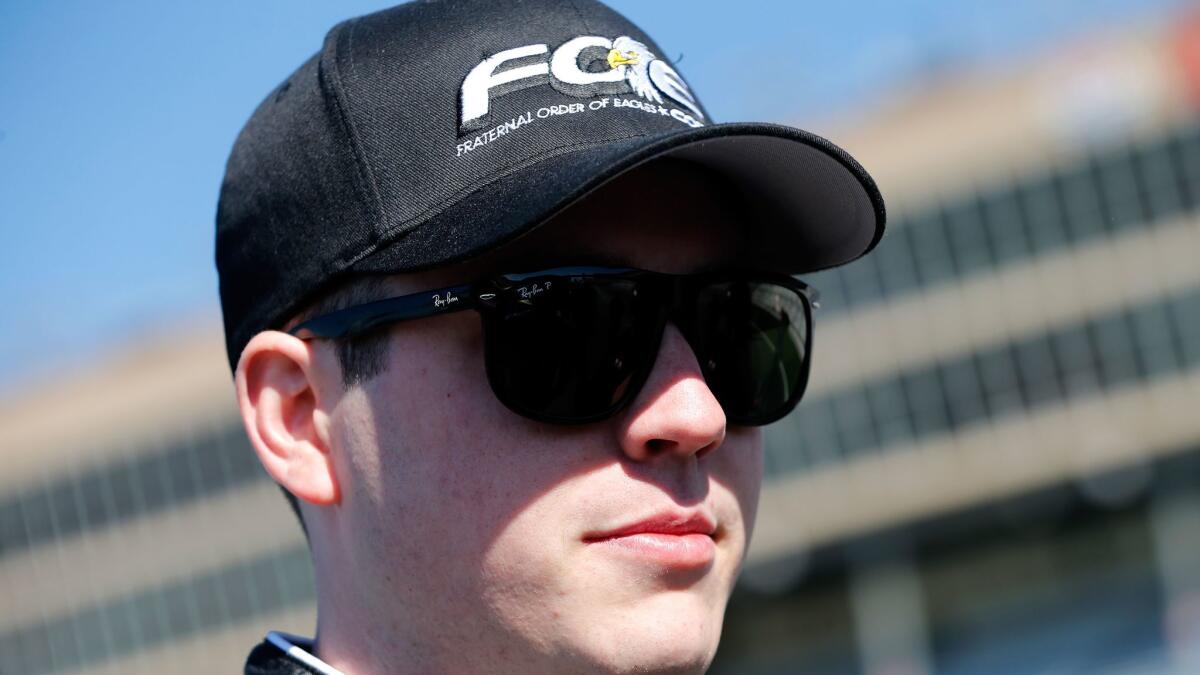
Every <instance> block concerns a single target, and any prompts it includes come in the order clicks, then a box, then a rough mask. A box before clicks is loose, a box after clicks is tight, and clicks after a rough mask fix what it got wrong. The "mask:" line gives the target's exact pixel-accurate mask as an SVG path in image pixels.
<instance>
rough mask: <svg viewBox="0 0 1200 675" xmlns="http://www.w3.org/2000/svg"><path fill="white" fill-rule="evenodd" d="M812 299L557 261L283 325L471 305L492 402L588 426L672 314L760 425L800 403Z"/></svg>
mask: <svg viewBox="0 0 1200 675" xmlns="http://www.w3.org/2000/svg"><path fill="white" fill-rule="evenodd" d="M815 306H817V293H816V291H815V290H814V289H812V288H810V287H809V286H808V285H806V284H804V283H803V282H800V281H797V280H796V279H793V278H792V277H789V276H786V275H782V274H771V273H764V272H738V271H726V272H706V273H700V274H685V275H676V274H661V273H658V272H648V271H645V270H637V269H629V268H613V267H564V268H558V269H550V270H544V271H541V272H530V273H526V274H505V275H501V276H498V277H495V278H492V279H488V280H485V281H481V282H477V283H474V284H467V285H462V286H452V287H448V288H439V289H436V290H430V291H426V292H424V293H416V294H413V295H405V296H401V297H396V298H389V299H386V300H379V301H376V302H371V303H367V304H363V305H358V306H355V307H350V308H347V309H343V310H339V311H336V312H332V313H330V314H326V315H324V316H320V317H317V318H315V319H311V320H309V321H305V322H304V323H301V324H300V325H298V326H296V327H295V328H293V329H292V330H291V331H290V333H291V334H292V335H294V336H296V337H299V338H301V339H306V340H307V339H314V338H330V339H339V338H351V337H355V336H358V335H362V334H364V333H367V332H369V331H373V330H376V329H378V328H381V327H383V326H386V325H389V324H393V323H396V322H400V321H410V320H413V319H420V318H424V317H430V316H438V315H441V314H448V313H451V312H458V311H462V310H467V309H471V310H475V311H477V312H479V314H480V316H481V317H482V319H483V336H484V340H483V343H484V362H485V367H486V370H487V376H488V381H489V383H490V385H491V387H492V391H493V392H494V393H495V395H496V398H497V399H499V400H500V402H501V403H503V404H504V405H505V406H507V407H508V408H509V409H511V410H512V411H514V412H516V413H517V414H519V415H522V416H524V417H528V418H530V419H534V420H538V421H542V422H550V423H555V424H584V423H588V422H595V421H599V420H603V419H606V418H608V417H611V416H612V415H614V414H616V413H617V412H618V411H620V410H621V409H623V408H624V407H625V406H627V405H629V403H630V402H631V401H632V400H633V399H634V397H636V396H637V394H638V392H639V391H640V390H641V388H642V385H644V384H645V382H646V378H647V377H648V376H649V375H650V371H651V370H652V369H653V367H654V361H655V358H656V357H657V355H658V350H659V346H660V344H661V343H662V337H663V330H664V329H665V328H666V325H667V323H668V322H671V323H673V324H674V325H675V326H677V327H678V329H679V331H680V332H681V333H682V334H683V337H684V339H685V340H686V341H687V342H688V344H689V345H690V346H691V348H692V351H693V352H694V353H695V355H696V359H697V362H698V363H699V366H700V370H701V372H702V374H703V375H704V379H705V382H706V383H707V385H708V387H709V389H710V390H711V391H712V393H713V395H714V396H715V397H716V399H717V401H718V402H719V403H720V404H721V407H722V408H723V409H724V412H725V416H726V419H727V420H728V422H729V423H730V424H735V425H754V426H757V425H763V424H769V423H770V422H774V421H775V420H777V419H779V418H781V417H783V416H784V415H786V414H787V413H789V412H791V410H792V409H793V408H795V407H796V404H797V403H799V402H800V397H801V396H802V395H803V393H804V387H805V385H806V384H807V382H808V371H809V362H810V354H811V353H812V311H813V308H814V307H815Z"/></svg>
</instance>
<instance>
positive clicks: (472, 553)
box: [218, 0, 883, 673]
mask: <svg viewBox="0 0 1200 675" xmlns="http://www.w3.org/2000/svg"><path fill="white" fill-rule="evenodd" d="M468 4H473V6H472V7H470V8H464V7H463V6H462V3H432V2H431V3H414V4H412V5H407V6H404V7H400V8H396V9H394V10H389V11H387V12H382V13H380V14H377V15H372V16H369V17H364V18H362V19H359V20H356V21H353V22H349V23H347V24H343V25H342V26H339V27H337V28H335V29H334V30H333V31H331V33H330V36H329V37H328V38H327V40H326V45H325V48H324V49H323V50H322V52H321V53H320V54H319V55H317V56H316V57H314V59H312V60H310V61H309V62H308V63H306V64H305V65H304V66H302V67H301V68H300V70H298V71H297V72H296V74H294V75H293V76H292V78H290V79H289V81H288V82H287V83H285V84H284V85H282V86H281V87H280V88H279V89H277V90H276V91H275V92H273V93H272V95H271V96H269V97H268V98H267V100H266V101H264V102H263V104H262V105H261V106H260V107H259V109H258V111H256V113H255V115H254V117H253V118H252V119H251V121H250V123H248V125H247V127H246V129H245V130H243V133H242V136H241V137H240V138H239V140H238V143H237V145H236V146H235V148H234V153H233V156H231V159H230V163H229V168H228V171H227V175H226V181H225V184H224V186H223V189H222V198H221V205H220V207H219V210H218V266H219V268H220V270H221V291H222V301H223V308H224V311H225V317H226V335H227V339H228V344H229V354H230V359H231V363H233V364H236V365H235V379H236V384H237V392H238V401H239V405H240V408H241V413H242V417H243V421H244V423H245V426H246V430H247V434H248V436H249V438H250V440H251V442H252V445H253V447H254V449H255V451H256V452H257V453H258V456H259V458H260V460H261V461H262V464H263V466H264V467H265V468H266V470H267V472H268V473H269V474H270V475H271V476H272V478H274V479H275V480H276V481H277V482H278V483H279V484H280V485H281V486H282V487H283V488H284V489H285V490H287V491H288V492H289V493H290V494H291V495H293V496H294V497H295V499H296V501H297V503H298V505H299V510H300V512H301V514H302V517H303V521H304V524H305V526H306V528H307V533H308V535H309V542H310V547H311V550H312V555H313V560H314V565H315V569H316V573H317V590H318V643H319V650H320V654H321V656H322V658H325V659H326V660H328V661H330V662H331V663H332V664H333V665H335V666H338V667H341V668H343V669H345V670H346V671H347V672H350V673H357V672H363V673H370V672H397V671H405V670H408V671H412V672H480V671H485V672H522V673H536V672H546V673H563V672H699V671H702V670H703V669H704V668H706V667H707V665H708V664H709V663H710V662H711V659H712V657H713V654H714V653H715V650H716V646H717V641H718V637H719V635H720V630H721V623H722V617H723V612H724V608H725V603H726V601H727V599H728V597H729V594H730V591H731V589H732V587H733V583H734V581H735V579H736V576H737V573H738V570H739V569H740V568H741V566H742V563H743V561H744V558H745V553H746V548H747V545H748V542H749V539H750V534H751V531H752V529H753V524H754V515H755V507H756V504H757V498H758V491H759V486H760V482H761V472H762V440H761V430H760V428H758V427H752V426H740V425H737V424H733V423H731V422H730V419H729V415H728V414H727V413H728V412H729V411H728V410H727V409H726V407H723V406H722V404H721V403H720V402H719V401H718V400H717V397H716V395H715V394H714V392H713V388H712V387H711V386H710V381H709V380H706V377H705V375H704V372H702V370H703V368H702V367H701V364H700V363H699V362H698V359H697V355H696V351H695V350H694V349H693V345H692V344H691V343H690V342H689V339H688V338H685V336H684V332H683V331H681V330H680V328H679V327H678V326H676V325H675V324H674V323H671V322H667V323H666V324H665V328H664V329H663V333H662V337H661V341H660V342H659V343H658V344H657V347H655V348H654V353H653V359H652V361H647V363H652V366H650V367H649V369H648V370H647V371H645V379H644V383H643V384H642V385H641V386H640V387H631V388H629V391H630V392H631V394H630V396H629V397H627V399H626V402H625V404H624V405H623V406H622V407H620V408H619V409H617V410H616V411H615V412H613V413H612V414H610V415H608V416H606V417H604V418H603V419H599V420H593V421H588V422H586V423H578V424H550V423H547V422H544V421H537V420H535V419H531V418H530V417H529V416H527V415H521V414H518V413H516V412H514V411H513V409H511V408H510V407H508V406H506V405H505V404H504V403H502V402H501V401H500V400H499V399H498V398H497V396H496V393H495V391H494V390H493V388H492V387H491V386H490V384H489V379H488V372H487V370H486V369H485V356H484V355H485V340H484V331H483V329H482V325H481V319H480V315H479V314H477V313H476V312H473V311H463V312H455V313H448V314H440V315H433V316H425V317H424V318H420V319H416V320H411V321H404V322H401V323H397V324H393V325H390V326H388V327H386V328H383V329H380V330H377V331H375V332H373V333H370V334H368V336H367V337H364V338H362V339H360V340H358V341H356V342H355V343H351V344H347V343H345V342H339V341H338V340H329V339H301V337H302V336H299V335H293V334H291V333H289V332H288V331H287V330H286V329H287V328H289V326H291V325H294V324H296V323H297V322H299V321H300V320H302V319H306V318H308V317H309V316H311V315H312V314H314V313H319V311H323V310H326V309H330V308H331V307H330V302H333V303H335V304H347V303H348V302H349V301H363V300H367V299H373V298H374V297H390V296H401V295H407V294H415V293H423V292H425V291H429V290H431V289H438V288H442V287H446V286H452V285H458V284H464V283H469V282H472V281H475V280H478V279H485V278H492V277H494V276H495V275H496V274H500V273H511V272H526V271H532V270H539V269H547V268H554V267H560V266H565V265H581V264H592V265H595V264H602V265H609V266H624V267H634V268H639V269H644V270H650V271H653V272H663V273H670V274H689V273H693V272H698V271H701V270H709V269H722V268H729V267H740V268H746V267H752V268H763V269H770V270H773V271H778V272H789V273H794V272H800V271H804V270H811V269H820V268H823V267H828V266H831V265H835V264H840V263H841V262H845V261H847V260H850V259H853V258H854V257H857V256H859V255H861V254H863V253H865V252H866V250H868V249H869V248H870V247H871V246H872V245H873V244H874V242H875V241H877V240H878V237H879V236H880V234H881V232H882V223H883V214H882V202H881V200H880V199H879V197H878V193H877V192H876V191H875V188H874V185H873V184H872V183H871V182H870V179H869V177H867V176H866V174H865V172H863V171H862V169H861V167H858V166H857V164H854V162H853V160H851V159H849V157H848V156H846V155H845V153H844V152H842V151H840V150H838V149H836V148H834V147H833V146H832V145H831V144H829V143H828V142H827V141H824V140H823V139H819V138H817V137H814V136H812V135H810V134H806V133H804V132H801V131H799V130H795V129H789V128H785V127H776V126H767V125H712V124H710V122H709V121H708V119H707V113H706V112H705V111H704V109H703V107H702V106H701V105H700V103H699V102H698V101H697V100H696V98H695V97H694V95H693V94H692V93H691V91H690V90H689V89H688V87H687V85H686V83H685V82H684V81H683V79H682V78H681V76H679V74H678V73H677V72H676V71H675V70H674V69H673V67H672V66H671V65H670V64H668V63H666V62H664V61H661V60H658V59H657V57H655V55H654V54H655V53H662V51H661V50H660V49H659V48H658V47H657V46H656V45H654V43H653V42H652V41H650V39H649V37H647V36H645V35H644V34H643V33H641V31H640V30H638V29H637V28H636V27H634V26H632V25H631V24H629V23H628V22H627V21H626V20H625V19H623V18H622V17H620V16H618V15H616V14H615V13H613V12H611V11H610V10H608V9H607V8H605V7H603V6H601V5H598V4H596V3H594V2H586V1H584V0H576V1H575V2H573V3H570V5H566V4H565V3H558V2H553V1H551V0H534V1H532V2H526V3H520V4H513V5H508V4H504V3H492V2H483V1H482V0H480V1H479V2H474V3H468ZM564 7H566V9H564ZM480 25H487V26H489V30H488V31H485V32H486V33H487V35H483V36H481V32H480V31H479V30H478V28H479V26H480ZM431 31H436V32H437V34H438V35H440V36H442V38H443V39H442V41H441V42H440V43H439V44H438V45H437V46H436V48H434V47H430V45H428V44H427V41H426V40H424V37H423V36H427V35H428V34H431ZM416 48H420V49H421V50H422V51H421V53H422V58H421V59H406V58H400V57H397V56H394V55H404V54H407V53H409V52H410V51H411V50H412V49H416ZM481 55H482V56H481ZM481 59H482V60H481ZM406 69H407V70H406ZM440 85H445V86H444V87H440ZM443 89H445V90H446V91H443ZM447 91H449V92H450V93H451V95H450V97H449V100H454V99H457V101H458V104H459V105H458V106H452V105H451V106H447V105H444V103H445V101H446V100H447V96H446V95H445V94H446V93H447ZM431 101H432V102H433V103H432V104H431ZM651 102H653V105H651ZM543 113H544V114H543ZM397 129H401V130H404V131H403V132H401V133H398V132H397ZM339 284H340V285H341V287H342V288H343V289H345V288H349V289H352V291H351V292H349V293H346V292H342V293H338V292H336V291H334V294H333V296H330V295H329V293H330V289H335V288H338V287H339ZM322 297H324V298H325V299H324V300H321V298H322ZM331 297H332V300H330V298H331ZM314 298H317V300H316V301H315V305H314ZM709 367H711V366H709ZM710 379H711V378H710Z"/></svg>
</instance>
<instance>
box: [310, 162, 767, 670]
mask: <svg viewBox="0 0 1200 675" xmlns="http://www.w3.org/2000/svg"><path fill="white" fill-rule="evenodd" d="M736 217H737V215H736V213H734V212H733V209H732V207H731V206H730V205H729V203H727V201H726V200H725V198H724V196H723V195H722V191H721V186H720V185H719V184H717V183H716V182H715V181H710V180H706V179H705V178H704V177H702V176H700V175H695V174H694V172H693V171H692V170H687V169H684V168H680V167H676V168H674V169H671V168H656V169H652V170H650V171H647V170H643V171H642V172H641V174H640V176H639V177H638V178H635V179H626V180H621V181H618V182H615V183H613V184H610V185H609V186H608V187H606V188H605V189H603V190H602V191H600V192H598V193H596V194H595V195H593V196H592V197H590V198H589V199H587V200H586V201H585V202H583V203H581V204H580V205H578V206H576V207H574V208H572V209H570V210H569V211H567V212H566V213H564V214H562V215H560V216H559V217H558V218H556V219H555V220H554V222H552V223H550V224H548V225H547V226H545V227H544V228H542V229H541V230H539V231H537V232H536V233H534V234H533V235H530V236H528V237H525V238H523V239H521V240H519V241H517V242H515V243H514V244H512V245H510V246H509V247H506V248H505V249H504V250H502V251H501V252H499V253H498V254H496V255H492V256H489V257H488V258H486V259H483V260H480V261H477V262H474V263H472V264H470V265H462V266H458V267H456V268H451V269H446V270H440V271H437V272H431V273H423V274H413V275H405V276H401V277H396V278H395V279H394V280H393V282H394V285H395V289H394V290H395V291H396V292H397V293H408V292H418V291H423V290H427V289H430V288H436V287H438V286H443V285H448V284H452V283H458V282H462V281H468V280H471V279H473V278H475V277H477V276H485V275H487V274H489V273H492V272H508V271H528V270H535V269H544V268H549V267H554V266H561V265H565V264H579V263H587V262H591V263H602V264H621V265H627V266H631V267H638V268H643V269H649V270H655V271H661V272H674V273H683V272H691V271H696V270H699V269H702V268H708V267H714V266H720V265H722V264H731V263H733V262H734V260H733V256H734V255H736V252H737V240H736V236H735V235H736V232H737V220H736ZM739 262H741V263H742V264H745V261H739ZM482 340H483V335H482V330H481V325H480V318H479V316H478V315H477V314H476V313H474V312H459V313H455V314H452V315H446V316H442V317H437V318H430V319H423V320H419V321H411V322H406V323H403V324H399V325H397V326H396V327H395V328H393V329H392V337H391V343H390V349H389V352H388V361H387V364H386V368H385V370H384V372H383V374H381V375H379V376H377V377H375V378H373V379H371V380H369V381H368V382H366V383H364V384H362V385H361V386H358V387H354V388H351V389H349V390H346V391H344V392H343V393H341V394H339V395H338V396H336V397H334V398H333V399H332V400H331V401H330V402H329V409H330V416H329V420H330V430H331V442H330V444H331V447H332V449H333V455H334V462H335V466H336V469H337V472H338V480H339V487H340V490H341V495H342V496H341V502H340V504H338V505H337V506H336V507H333V508H334V513H333V514H332V518H331V520H328V521H327V522H333V523H336V525H335V527H333V528H326V529H328V532H326V531H324V530H323V529H322V528H318V532H317V533H315V534H314V537H315V539H314V549H315V551H316V555H317V557H318V560H319V564H320V565H321V567H319V573H320V574H322V575H323V578H322V580H321V583H322V584H324V585H326V586H327V588H325V589H323V590H322V602H323V603H324V602H325V600H326V597H327V596H329V595H331V591H330V588H332V589H335V590H334V591H332V594H333V595H336V596H337V597H338V598H340V599H341V600H339V601H338V602H335V603H334V604H335V605H337V604H339V602H340V603H342V604H344V607H343V608H342V609H343V610H344V611H340V610H332V609H329V611H327V607H326V606H325V605H324V604H323V605H322V608H321V612H322V616H321V631H322V633H323V634H324V633H325V632H326V628H327V627H328V626H329V624H330V623H331V622H339V621H340V622H343V623H345V622H355V624H356V625H355V630H359V631H362V632H363V633H362V634H363V636H364V639H365V640H367V641H368V642H369V643H370V644H372V645H375V648H377V649H380V650H381V651H386V652H391V653H393V654H395V655H398V658H400V659H402V660H403V662H404V664H405V666H406V667H412V669H413V670H414V671H422V672H432V671H435V670H445V671H453V672H502V671H513V672H527V673H528V672H554V673H566V672H596V671H598V670H611V671H618V672H619V671H630V672H632V671H637V672H647V671H649V672H656V671H670V672H676V671H678V672H692V671H700V670H703V669H704V668H705V667H707V665H708V664H709V663H710V662H711V659H712V656H713V654H714V653H715V651H716V646H717V641H718V638H719V635H720V630H721V622H722V616H723V613H724V609H725V604H726V600H727V599H728V596H729V593H730V590H731V588H732V585H733V583H734V579H735V577H736V575H737V573H738V570H739V568H740V566H741V564H742V561H743V558H744V555H745V551H746V547H747V543H748V538H749V535H750V531H751V529H752V527H753V524H754V514H755V508H756V504H757V501H758V492H759V485H760V482H761V474H762V441H761V433H760V431H759V430H758V429H753V428H738V427H728V426H727V425H726V421H725V416H724V414H723V412H722V410H721V407H720V405H719V404H718V403H717V401H716V400H715V399H714V397H713V394H712V392H711V391H709V389H708V387H707V386H706V385H705V382H704V379H703V377H702V376H701V374H700V370H699V367H698V365H697V363H696V357H695V355H694V354H693V353H692V351H691V349H690V348H689V346H688V344H687V343H686V342H685V341H684V339H683V337H682V336H681V334H680V333H679V332H678V330H677V329H676V328H675V327H674V326H668V328H667V331H666V334H665V335H664V338H663V343H662V346H661V347H660V351H659V354H658V359H657V362H656V364H655V367H654V370H653V372H652V374H651V375H650V377H649V379H648V381H647V382H646V384H645V386H644V387H643V389H642V390H641V392H640V393H639V395H638V396H637V398H636V400H635V401H634V402H633V404H632V405H630V406H629V407H628V408H626V409H624V410H622V411H621V412H619V413H618V414H617V415H616V416H614V417H613V418H611V419H609V420H606V421H603V422H599V423H594V424H588V425H582V426H552V425H547V424H543V423H539V422H534V421H531V420H528V419H525V418H522V417H520V416H518V415H516V414H515V413H513V412H511V411H509V410H508V409H507V408H505V407H504V406H503V405H502V404H501V403H500V402H499V401H497V400H496V397H495V396H494V395H493V394H492V391H491V389H490V388H489V386H488V383H487V378H486V376H485V373H484V364H483V343H482ZM316 349H318V350H322V354H320V355H319V356H318V360H319V362H320V363H322V364H323V365H325V366H329V367H330V368H336V365H335V364H336V361H335V360H334V357H333V356H332V349H330V348H329V347H328V346H327V345H325V346H318V347H316ZM336 379H337V378H336V375H330V377H329V380H330V382H333V381H336ZM330 388H332V385H330ZM689 519H690V521H691V522H692V523H693V524H694V523H696V522H700V523H708V524H711V525H712V526H715V530H714V533H713V534H712V536H711V543H710V541H709V538H708V537H706V536H704V535H700V536H699V538H697V536H696V535H691V536H687V537H678V536H669V535H653V534H651V535H640V536H631V537H616V538H608V537H606V536H605V535H606V534H611V533H614V532H617V531H620V530H623V529H626V528H630V527H633V528H634V529H650V530H654V529H656V528H657V529H664V528H669V527H670V526H672V525H679V524H681V523H683V522H685V521H689ZM645 523H650V525H644V524H645ZM639 524H643V525H639ZM320 561H324V562H323V563H321V562H320ZM329 576H333V577H334V578H333V579H329V578H327V577H329ZM329 614H334V616H333V617H332V618H331V617H330V616H329ZM393 666H395V664H393Z"/></svg>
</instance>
